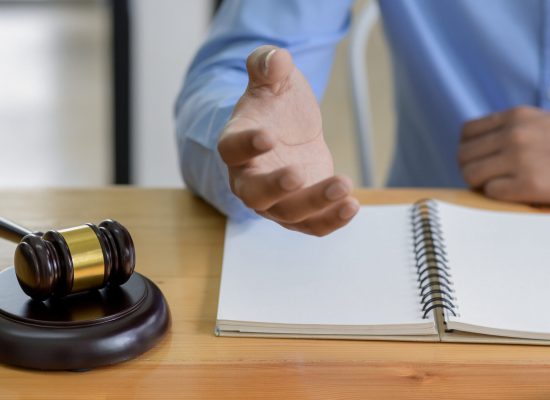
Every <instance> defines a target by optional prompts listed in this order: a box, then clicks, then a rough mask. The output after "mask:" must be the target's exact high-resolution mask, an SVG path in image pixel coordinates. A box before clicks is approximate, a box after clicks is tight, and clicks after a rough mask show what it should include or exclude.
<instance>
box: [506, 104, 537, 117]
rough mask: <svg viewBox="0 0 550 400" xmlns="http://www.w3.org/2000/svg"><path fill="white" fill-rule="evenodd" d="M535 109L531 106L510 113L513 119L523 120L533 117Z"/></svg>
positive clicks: (518, 107)
mask: <svg viewBox="0 0 550 400" xmlns="http://www.w3.org/2000/svg"><path fill="white" fill-rule="evenodd" d="M534 111H535V109H534V108H533V107H529V106H517V107H514V108H512V109H511V110H510V111H509V115H510V117H511V118H512V119H523V118H528V117H530V116H531V115H533V112H534Z"/></svg>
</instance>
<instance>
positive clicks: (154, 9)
mask: <svg viewBox="0 0 550 400" xmlns="http://www.w3.org/2000/svg"><path fill="white" fill-rule="evenodd" d="M210 5H211V2H210V1H204V0H203V1H182V0H155V1H151V0H134V1H133V2H132V7H133V8H132V24H133V29H132V33H133V37H132V40H133V48H132V50H133V60H132V61H133V65H134V70H133V90H134V96H133V102H134V103H133V111H132V112H133V121H132V123H133V132H134V139H133V140H134V153H133V160H132V164H133V169H134V183H136V184H138V185H143V186H182V185H183V181H182V178H181V176H180V172H179V167H178V161H177V148H176V141H175V136H174V123H173V120H174V119H173V108H174V101H175V98H176V96H177V93H178V91H179V88H180V87H181V82H182V79H183V76H184V73H185V71H186V69H187V66H188V64H189V63H190V62H191V59H192V58H193V56H194V54H195V52H196V51H197V48H198V46H199V45H200V44H201V42H202V41H203V39H204V37H205V35H206V31H207V25H208V22H209V21H210V16H211V13H212V10H211V7H210Z"/></svg>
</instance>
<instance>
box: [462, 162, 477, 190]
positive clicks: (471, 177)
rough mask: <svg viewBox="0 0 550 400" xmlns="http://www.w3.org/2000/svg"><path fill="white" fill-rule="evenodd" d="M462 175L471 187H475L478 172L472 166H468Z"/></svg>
mask: <svg viewBox="0 0 550 400" xmlns="http://www.w3.org/2000/svg"><path fill="white" fill-rule="evenodd" d="M462 175H463V176H464V180H465V181H466V182H467V183H468V184H469V185H471V186H475V183H476V175H477V174H476V172H475V169H474V168H473V167H471V166H467V167H465V168H464V169H463V171H462Z"/></svg>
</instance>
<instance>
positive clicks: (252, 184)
mask: <svg viewBox="0 0 550 400" xmlns="http://www.w3.org/2000/svg"><path fill="white" fill-rule="evenodd" d="M232 175H233V176H234V179H233V184H232V188H233V192H234V193H235V195H236V196H237V197H239V198H240V199H241V200H242V201H243V203H244V204H245V205H246V206H247V207H250V208H252V209H254V210H256V211H263V210H266V209H268V208H270V207H272V206H273V205H274V204H275V203H277V202H278V201H280V200H281V199H283V198H284V197H285V196H287V195H288V194H289V193H291V192H293V191H296V190H298V189H300V188H301V187H302V186H303V185H304V183H305V178H304V176H303V173H301V171H300V170H299V169H298V168H296V167H285V168H281V169H279V170H276V171H273V172H271V173H266V174H254V173H250V171H247V172H242V173H239V172H237V171H235V172H234V173H233V174H232Z"/></svg>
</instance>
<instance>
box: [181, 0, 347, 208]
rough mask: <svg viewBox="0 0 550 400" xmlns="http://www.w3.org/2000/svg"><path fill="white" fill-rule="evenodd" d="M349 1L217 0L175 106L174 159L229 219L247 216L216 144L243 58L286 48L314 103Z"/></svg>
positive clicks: (243, 77)
mask: <svg viewBox="0 0 550 400" xmlns="http://www.w3.org/2000/svg"><path fill="white" fill-rule="evenodd" d="M351 3H352V1H351V0H346V1H343V0H339V1H333V0H316V1H311V0H277V1H272V0H240V1H238V0H224V2H223V3H222V6H221V8H220V10H219V12H218V14H217V16H216V18H215V19H214V22H213V25H212V29H211V32H210V35H209V38H208V40H207V41H206V43H205V44H204V45H203V46H202V48H201V49H200V51H199V53H198V54H197V56H196V58H195V60H194V62H193V64H192V65H191V68H190V70H189V72H188V74H187V78H186V81H185V84H184V87H183V89H182V92H181V94H180V96H179V98H178V101H177V105H176V116H177V138H178V147H179V153H180V164H181V169H182V173H183V177H184V179H185V181H186V183H187V185H188V186H189V187H190V188H191V189H192V190H193V191H195V192H197V193H198V194H200V195H201V196H203V197H204V198H205V199H206V200H208V201H209V202H210V203H212V204H213V205H214V206H216V207H217V208H218V209H219V210H221V211H222V212H224V213H225V214H228V215H230V216H232V217H236V218H243V217H246V216H249V215H253V212H252V211H250V209H248V208H247V207H246V206H245V205H244V204H243V202H242V201H241V200H240V199H239V198H238V197H236V196H235V195H234V194H233V192H232V191H231V188H230V185H229V177H228V172H227V166H226V164H225V163H224V162H223V161H222V159H221V157H220V155H219V154H218V152H217V150H216V148H217V145H218V139H219V136H220V135H221V133H222V131H223V129H224V127H225V125H226V123H227V122H228V121H229V119H230V116H231V114H232V111H233V108H234V106H235V104H236V103H237V101H238V100H239V98H240V97H241V95H242V94H243V93H244V91H245V89H246V88H247V83H248V75H247V71H246V59H247V56H248V55H249V54H250V53H252V51H253V50H254V49H255V48H257V47H258V46H261V45H264V44H274V45H276V46H279V47H282V48H285V49H288V50H289V51H290V53H291V54H292V57H293V59H294V62H295V64H296V66H297V67H298V69H299V70H300V71H301V72H302V73H303V75H304V76H305V77H306V79H307V81H308V82H309V84H310V85H311V88H312V90H313V93H314V94H315V97H316V98H317V100H320V98H321V96H322V94H323V91H324V88H325V86H326V83H327V80H328V77H329V73H330V67H331V64H332V59H333V55H334V51H335V47H336V45H337V43H338V42H339V40H340V39H341V38H342V37H343V35H344V34H345V33H346V32H347V29H348V26H349V16H350V7H351Z"/></svg>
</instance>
